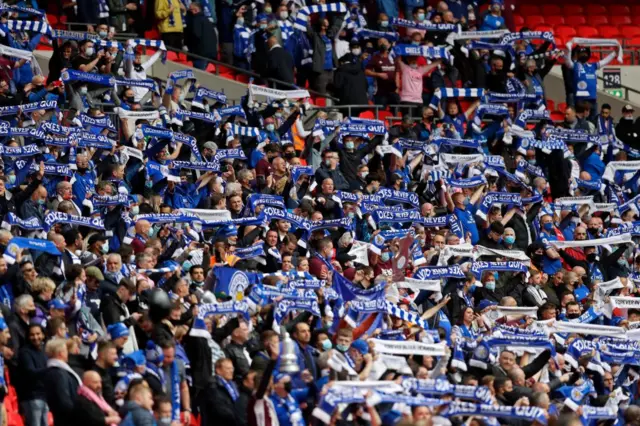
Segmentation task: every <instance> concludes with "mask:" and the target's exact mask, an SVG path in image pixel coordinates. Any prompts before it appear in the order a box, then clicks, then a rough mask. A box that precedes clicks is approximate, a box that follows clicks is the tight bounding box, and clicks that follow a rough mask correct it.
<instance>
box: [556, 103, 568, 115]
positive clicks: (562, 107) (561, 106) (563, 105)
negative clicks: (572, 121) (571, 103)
mask: <svg viewBox="0 0 640 426" xmlns="http://www.w3.org/2000/svg"><path fill="white" fill-rule="evenodd" d="M557 107H558V111H560V112H561V113H563V114H564V112H565V111H566V109H567V104H566V103H564V102H560V103H559V104H558V105H557Z"/></svg>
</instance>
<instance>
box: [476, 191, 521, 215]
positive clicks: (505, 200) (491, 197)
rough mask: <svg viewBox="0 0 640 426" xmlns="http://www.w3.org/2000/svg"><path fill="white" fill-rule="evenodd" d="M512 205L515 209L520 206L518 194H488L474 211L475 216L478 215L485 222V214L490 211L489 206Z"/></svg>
mask: <svg viewBox="0 0 640 426" xmlns="http://www.w3.org/2000/svg"><path fill="white" fill-rule="evenodd" d="M496 203H499V204H512V205H515V206H517V207H520V206H522V197H520V194H514V193H508V192H489V193H488V194H487V195H485V196H484V198H483V199H482V203H481V204H480V207H479V208H478V211H476V215H478V216H479V217H480V218H482V219H483V220H487V214H488V213H489V210H490V209H491V206H493V205H494V204H496Z"/></svg>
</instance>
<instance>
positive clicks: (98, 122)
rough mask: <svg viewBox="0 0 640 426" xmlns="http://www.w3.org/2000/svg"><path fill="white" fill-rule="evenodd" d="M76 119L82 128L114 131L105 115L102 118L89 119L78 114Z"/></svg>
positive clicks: (84, 115) (114, 127)
mask: <svg viewBox="0 0 640 426" xmlns="http://www.w3.org/2000/svg"><path fill="white" fill-rule="evenodd" d="M78 118H79V119H80V123H82V125H83V126H94V127H100V128H103V129H108V130H109V131H111V132H115V131H116V126H114V125H113V122H112V121H111V119H110V118H109V116H107V115H105V116H104V117H89V116H88V115H86V114H80V115H79V116H78Z"/></svg>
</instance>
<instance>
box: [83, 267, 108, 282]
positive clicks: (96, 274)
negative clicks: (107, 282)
mask: <svg viewBox="0 0 640 426" xmlns="http://www.w3.org/2000/svg"><path fill="white" fill-rule="evenodd" d="M84 272H85V274H87V277H91V278H95V279H97V280H98V281H104V275H103V274H102V271H101V270H100V269H98V267H96V266H89V267H88V268H87V269H85V270H84Z"/></svg>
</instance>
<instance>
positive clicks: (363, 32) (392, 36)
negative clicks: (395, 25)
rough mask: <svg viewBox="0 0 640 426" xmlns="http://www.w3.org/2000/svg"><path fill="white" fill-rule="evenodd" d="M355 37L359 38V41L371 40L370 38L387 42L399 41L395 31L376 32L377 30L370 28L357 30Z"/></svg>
mask: <svg viewBox="0 0 640 426" xmlns="http://www.w3.org/2000/svg"><path fill="white" fill-rule="evenodd" d="M355 35H356V36H357V37H358V38H359V39H370V38H376V39H379V38H385V39H387V40H389V41H390V42H396V41H398V39H399V37H400V36H399V35H398V33H396V32H393V31H375V30H370V29H368V28H361V29H359V30H357V31H356V32H355Z"/></svg>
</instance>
